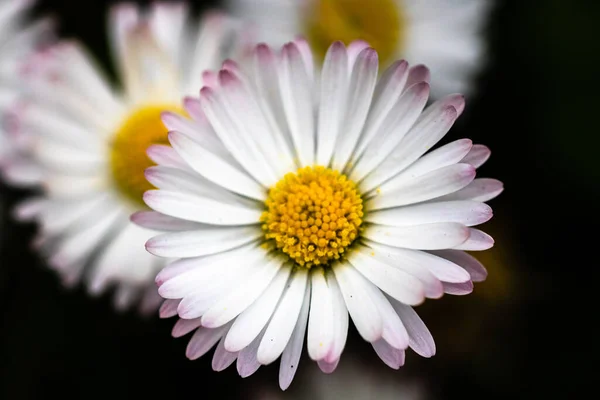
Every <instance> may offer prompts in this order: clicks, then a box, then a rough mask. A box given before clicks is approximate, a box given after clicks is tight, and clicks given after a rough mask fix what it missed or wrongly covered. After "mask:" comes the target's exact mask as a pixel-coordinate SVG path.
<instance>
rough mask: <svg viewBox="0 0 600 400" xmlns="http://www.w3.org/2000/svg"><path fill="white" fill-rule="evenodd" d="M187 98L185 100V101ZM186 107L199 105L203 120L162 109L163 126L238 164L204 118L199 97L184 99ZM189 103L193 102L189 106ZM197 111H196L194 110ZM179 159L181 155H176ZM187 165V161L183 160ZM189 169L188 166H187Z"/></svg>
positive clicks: (229, 161)
mask: <svg viewBox="0 0 600 400" xmlns="http://www.w3.org/2000/svg"><path fill="white" fill-rule="evenodd" d="M186 100H187V101H186ZM184 102H185V104H187V107H188V108H190V107H194V108H195V107H200V112H201V113H202V118H203V120H201V121H198V120H190V119H189V118H187V117H185V116H183V115H179V114H176V113H174V112H169V111H164V112H162V113H161V120H162V122H163V124H164V125H165V127H167V129H168V130H169V131H175V132H179V133H182V134H184V135H185V136H187V137H188V138H190V139H192V140H193V141H194V142H196V143H198V145H200V146H201V147H202V148H204V149H206V150H207V151H209V152H210V153H212V154H214V155H216V156H217V157H220V158H221V159H223V160H225V161H227V162H228V163H230V164H233V165H239V164H238V163H237V162H236V161H235V159H234V158H233V157H232V155H231V153H230V152H229V151H228V150H227V149H226V148H225V146H223V143H222V142H221V141H220V140H219V138H218V137H217V135H216V134H215V132H214V131H213V129H212V127H211V126H210V124H209V123H208V120H206V116H205V115H204V111H202V104H201V103H200V100H199V99H185V100H184ZM196 103H197V105H196ZM190 104H194V105H193V106H191V105H190ZM186 111H187V109H186ZM196 113H198V111H196ZM178 158H180V159H181V157H178ZM184 165H186V166H187V163H185V162H184ZM187 168H188V169H189V166H188V167H187Z"/></svg>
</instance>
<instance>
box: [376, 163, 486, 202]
mask: <svg viewBox="0 0 600 400" xmlns="http://www.w3.org/2000/svg"><path fill="white" fill-rule="evenodd" d="M474 178H475V168H473V166H472V165H469V164H455V165H450V166H448V167H444V168H440V169H438V170H435V171H432V172H429V173H427V174H425V175H421V176H417V177H416V178H412V179H406V180H404V181H403V182H402V183H398V184H397V185H396V187H395V188H394V189H393V190H391V191H386V190H384V188H381V189H380V190H378V191H377V192H375V193H374V195H373V197H372V198H370V199H369V200H367V202H366V204H365V206H366V207H368V208H369V209H370V210H380V209H384V208H392V207H400V206H404V205H407V204H412V203H418V202H421V201H426V200H431V199H434V198H438V197H441V196H444V195H447V194H450V193H453V192H456V191H457V190H460V189H462V188H464V187H465V186H467V185H468V184H469V183H471V182H472V181H473V179H474Z"/></svg>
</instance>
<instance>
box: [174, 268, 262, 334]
mask: <svg viewBox="0 0 600 400" xmlns="http://www.w3.org/2000/svg"><path fill="white" fill-rule="evenodd" d="M261 267H263V263H262V262H261V261H260V260H252V261H251V262H250V263H248V264H244V263H242V262H238V265H236V266H233V267H230V268H222V269H223V270H222V271H219V272H218V273H216V274H213V275H212V276H211V277H210V279H211V281H203V280H200V279H197V278H196V277H194V281H193V282H192V284H193V285H194V289H193V290H192V291H190V292H188V294H187V295H186V296H185V297H184V298H183V300H181V303H179V306H178V307H177V313H178V314H179V316H180V317H181V318H186V319H191V318H197V317H200V316H204V314H206V313H207V312H208V310H210V309H211V308H212V309H214V306H215V305H216V304H217V303H218V302H219V300H220V299H223V298H224V297H226V296H228V295H230V294H232V293H233V292H234V291H235V290H237V289H239V288H240V287H242V286H243V283H244V281H245V280H246V279H249V278H250V277H252V276H253V275H256V274H257V273H259V272H260V269H261ZM224 311H226V310H224ZM203 325H205V324H204V322H203ZM211 326H212V325H211Z"/></svg>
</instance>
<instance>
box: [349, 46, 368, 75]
mask: <svg viewBox="0 0 600 400" xmlns="http://www.w3.org/2000/svg"><path fill="white" fill-rule="evenodd" d="M369 47H370V45H369V43H367V42H366V41H364V40H354V41H353V42H352V43H350V44H349V45H348V67H349V68H350V69H352V67H353V66H354V64H355V63H356V59H357V58H358V55H359V54H360V53H361V52H362V51H363V50H364V49H367V48H369Z"/></svg>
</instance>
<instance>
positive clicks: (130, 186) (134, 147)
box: [110, 105, 183, 205]
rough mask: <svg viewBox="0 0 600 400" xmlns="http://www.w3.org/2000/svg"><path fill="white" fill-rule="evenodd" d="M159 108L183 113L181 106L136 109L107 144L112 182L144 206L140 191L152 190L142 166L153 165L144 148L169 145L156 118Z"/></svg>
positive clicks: (164, 130)
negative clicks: (109, 143) (108, 145)
mask: <svg viewBox="0 0 600 400" xmlns="http://www.w3.org/2000/svg"><path fill="white" fill-rule="evenodd" d="M163 111H173V112H178V113H183V111H182V109H181V108H179V107H177V106H173V105H169V106H164V105H152V106H145V107H142V108H139V109H137V110H135V111H133V112H132V113H131V114H130V115H129V116H128V117H127V119H126V120H125V121H124V122H123V124H122V125H121V126H120V128H119V129H118V130H117V132H116V134H115V136H114V138H113V141H112V143H111V147H110V152H111V154H110V161H111V163H110V167H111V172H112V177H113V179H114V182H115V185H116V186H117V188H118V189H119V191H120V192H121V193H122V194H123V195H125V196H126V197H127V198H129V199H130V200H133V201H134V202H135V203H137V204H138V205H144V203H143V201H142V195H143V194H144V192H145V191H147V190H150V189H154V186H152V185H151V184H150V183H149V182H148V181H147V180H146V178H145V176H144V171H145V170H146V168H148V167H150V166H152V165H155V164H154V163H153V162H152V160H150V158H148V156H147V155H146V150H147V149H148V147H149V146H150V145H152V144H169V142H168V139H167V132H168V131H167V128H165V126H164V125H163V123H162V121H161V118H160V115H161V113H162V112H163Z"/></svg>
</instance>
